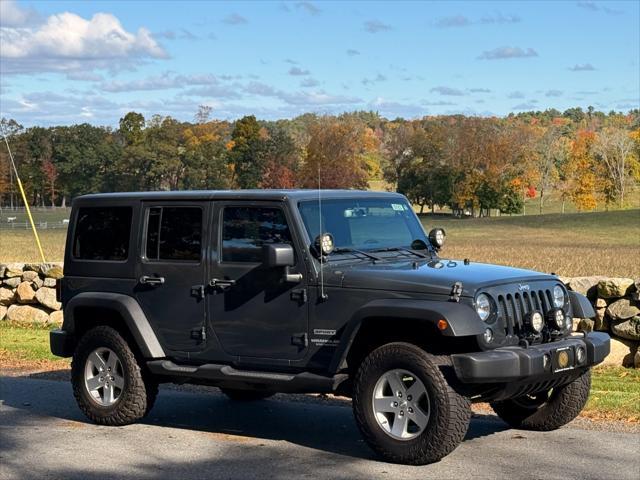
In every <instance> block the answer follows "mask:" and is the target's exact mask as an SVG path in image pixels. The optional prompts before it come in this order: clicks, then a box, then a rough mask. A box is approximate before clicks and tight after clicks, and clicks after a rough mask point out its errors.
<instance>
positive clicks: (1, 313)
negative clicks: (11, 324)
mask: <svg viewBox="0 0 640 480" xmlns="http://www.w3.org/2000/svg"><path fill="white" fill-rule="evenodd" d="M7 310H8V308H7V307H5V306H4V305H0V322H1V321H2V320H4V319H5V317H6V316H7Z"/></svg>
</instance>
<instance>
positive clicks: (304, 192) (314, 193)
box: [75, 189, 402, 203]
mask: <svg viewBox="0 0 640 480" xmlns="http://www.w3.org/2000/svg"><path fill="white" fill-rule="evenodd" d="M320 192H321V195H322V199H323V200H329V199H332V198H367V197H369V198H374V197H378V198H379V197H381V196H390V197H402V195H400V194H399V193H393V192H378V191H365V190H321V191H320ZM317 198H318V190H308V189H298V190H269V189H265V190H186V191H156V192H118V193H94V194H89V195H82V196H80V197H77V198H76V199H75V200H77V201H81V202H82V203H84V202H85V201H87V200H89V201H109V200H279V201H281V200H289V199H291V200H295V201H300V200H317Z"/></svg>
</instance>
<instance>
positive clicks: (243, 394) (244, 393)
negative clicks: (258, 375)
mask: <svg viewBox="0 0 640 480" xmlns="http://www.w3.org/2000/svg"><path fill="white" fill-rule="evenodd" d="M220 391H221V392H222V393H224V394H225V395H226V396H227V397H229V399H231V400H234V401H237V402H253V401H256V400H264V399H265V398H269V397H271V396H273V395H274V394H273V392H263V391H260V390H240V389H235V388H221V389H220Z"/></svg>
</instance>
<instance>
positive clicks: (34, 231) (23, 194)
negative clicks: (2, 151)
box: [16, 172, 47, 263]
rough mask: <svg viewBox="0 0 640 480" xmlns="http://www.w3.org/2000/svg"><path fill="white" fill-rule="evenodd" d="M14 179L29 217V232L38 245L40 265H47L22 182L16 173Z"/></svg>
mask: <svg viewBox="0 0 640 480" xmlns="http://www.w3.org/2000/svg"><path fill="white" fill-rule="evenodd" d="M16 178H17V180H18V188H19V189H20V194H21V195H22V201H23V202H24V206H25V208H26V209H27V216H28V217H29V222H30V223H31V230H33V236H34V237H35V238H36V244H37V245H38V250H39V251H40V257H41V258H42V263H47V261H46V260H45V258H44V252H43V251H42V245H41V244H40V237H39V236H38V231H37V230H36V224H35V223H34V222H33V217H32V216H31V209H30V208H29V203H28V202H27V195H26V194H25V193H24V188H22V182H21V181H20V178H19V177H18V173H17V172H16Z"/></svg>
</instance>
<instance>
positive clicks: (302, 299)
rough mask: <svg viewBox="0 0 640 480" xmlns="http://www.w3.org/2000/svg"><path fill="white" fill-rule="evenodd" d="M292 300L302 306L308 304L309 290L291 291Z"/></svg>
mask: <svg viewBox="0 0 640 480" xmlns="http://www.w3.org/2000/svg"><path fill="white" fill-rule="evenodd" d="M291 300H293V301H294V302H298V303H299V304H300V305H303V304H305V303H307V289H306V288H298V289H296V290H292V291H291Z"/></svg>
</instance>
